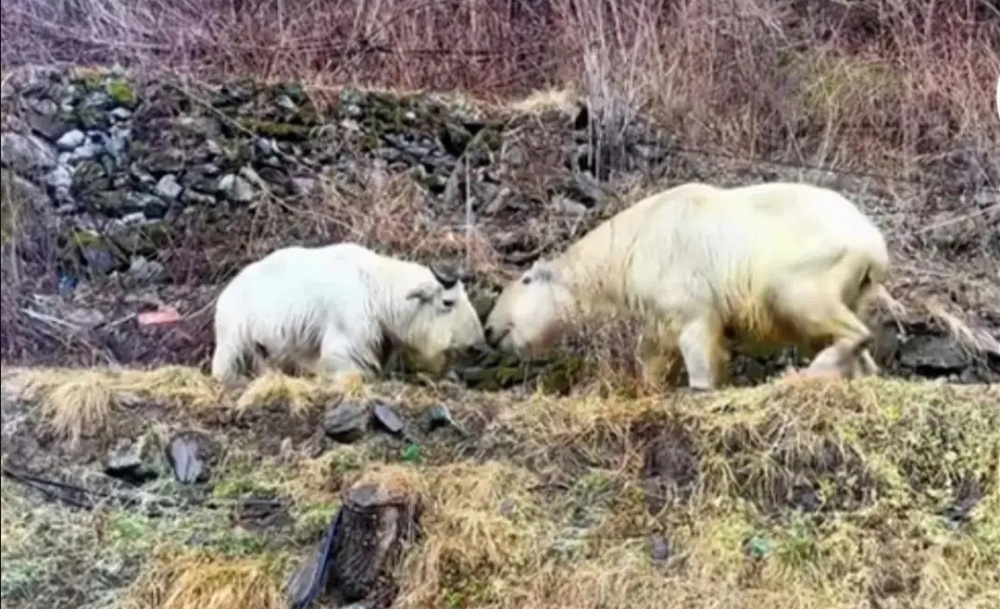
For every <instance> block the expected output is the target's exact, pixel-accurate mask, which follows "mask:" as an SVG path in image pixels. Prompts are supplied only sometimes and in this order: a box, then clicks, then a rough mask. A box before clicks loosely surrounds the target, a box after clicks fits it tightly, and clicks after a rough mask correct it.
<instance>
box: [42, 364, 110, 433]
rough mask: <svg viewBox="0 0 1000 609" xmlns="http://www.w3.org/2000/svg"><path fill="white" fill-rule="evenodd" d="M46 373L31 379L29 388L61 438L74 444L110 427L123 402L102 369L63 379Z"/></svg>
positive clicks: (78, 372) (52, 428)
mask: <svg viewBox="0 0 1000 609" xmlns="http://www.w3.org/2000/svg"><path fill="white" fill-rule="evenodd" d="M52 381H53V379H52V378H51V377H49V376H47V374H46V373H42V374H39V375H38V376H37V377H35V378H33V379H29V380H28V384H27V386H26V387H25V389H26V390H27V391H28V392H29V394H31V395H33V396H34V397H35V399H38V400H39V401H40V402H41V404H42V415H43V417H44V418H45V420H46V421H47V424H48V426H49V428H50V429H51V430H52V431H53V432H54V434H55V435H56V437H57V438H59V439H61V440H67V441H69V443H70V445H71V446H75V445H76V444H78V443H79V441H80V439H81V438H84V437H90V436H93V435H95V434H98V433H100V432H102V431H104V429H105V428H106V426H107V424H108V420H109V419H110V417H111V415H112V413H113V411H114V410H115V408H116V407H117V406H118V405H119V401H118V395H117V394H116V392H115V390H114V387H112V386H111V385H110V384H109V383H108V380H107V377H106V376H105V375H103V374H101V373H100V372H93V371H77V372H75V373H74V374H72V375H71V376H64V377H63V378H61V379H59V382H52Z"/></svg>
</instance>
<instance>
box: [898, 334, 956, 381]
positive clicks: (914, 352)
mask: <svg viewBox="0 0 1000 609" xmlns="http://www.w3.org/2000/svg"><path fill="white" fill-rule="evenodd" d="M899 361H900V363H901V364H902V365H903V366H905V367H907V368H910V369H912V370H913V371H915V372H916V373H917V374H920V375H922V376H931V377H938V376H946V375H948V374H953V373H957V372H960V371H961V370H963V369H964V368H966V367H967V366H968V365H969V360H968V359H967V358H966V357H965V355H964V354H963V353H962V351H961V349H960V348H959V346H958V345H957V344H955V341H953V340H952V339H950V338H946V337H943V336H933V335H919V334H918V335H916V336H912V337H910V338H909V339H908V340H906V341H905V342H903V343H902V344H900V345H899Z"/></svg>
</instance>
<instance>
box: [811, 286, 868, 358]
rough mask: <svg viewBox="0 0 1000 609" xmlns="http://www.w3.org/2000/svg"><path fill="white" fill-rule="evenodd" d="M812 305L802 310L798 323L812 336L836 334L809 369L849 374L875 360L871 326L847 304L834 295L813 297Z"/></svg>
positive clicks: (832, 335)
mask: <svg viewBox="0 0 1000 609" xmlns="http://www.w3.org/2000/svg"><path fill="white" fill-rule="evenodd" d="M803 302H809V303H811V305H812V306H811V308H810V309H809V310H808V311H806V312H801V313H800V314H799V319H798V323H799V324H800V325H801V326H802V327H803V330H804V331H806V332H807V333H808V334H809V335H810V337H812V338H820V337H832V339H833V340H832V342H831V343H830V344H829V346H827V347H826V348H825V349H823V350H822V351H820V352H819V353H818V354H817V355H816V357H814V358H813V360H812V362H811V363H810V364H809V366H808V368H807V369H806V370H807V372H808V373H820V374H829V373H834V374H838V375H841V376H844V377H849V376H852V375H853V374H855V373H856V372H860V371H862V370H864V369H865V368H868V369H871V367H872V366H874V364H875V362H874V359H873V358H872V356H871V354H870V353H869V352H868V345H869V343H870V342H871V340H872V333H871V330H869V329H868V326H866V325H865V324H864V322H862V321H861V320H860V319H859V318H858V316H857V315H856V314H855V313H854V312H853V311H851V310H850V309H849V308H848V307H847V305H845V304H844V303H842V302H840V301H838V300H835V299H833V298H831V299H829V300H826V301H825V303H824V301H822V300H818V299H812V300H806V301H803Z"/></svg>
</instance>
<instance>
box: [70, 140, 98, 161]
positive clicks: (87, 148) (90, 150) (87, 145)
mask: <svg viewBox="0 0 1000 609" xmlns="http://www.w3.org/2000/svg"><path fill="white" fill-rule="evenodd" d="M102 152H104V146H102V145H101V144H99V143H98V142H95V141H94V140H92V139H88V140H87V141H85V142H84V143H83V145H82V146H79V147H77V148H75V149H74V150H73V152H71V153H70V155H71V156H70V158H71V159H72V160H75V161H79V160H83V159H92V158H94V157H95V156H97V155H99V154H101V153H102Z"/></svg>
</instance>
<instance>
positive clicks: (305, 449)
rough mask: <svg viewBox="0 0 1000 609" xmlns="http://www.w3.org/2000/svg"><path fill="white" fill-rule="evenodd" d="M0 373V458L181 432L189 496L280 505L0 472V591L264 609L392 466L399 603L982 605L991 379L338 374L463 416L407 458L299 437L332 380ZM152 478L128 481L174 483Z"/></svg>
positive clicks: (991, 576) (82, 457) (993, 494)
mask: <svg viewBox="0 0 1000 609" xmlns="http://www.w3.org/2000/svg"><path fill="white" fill-rule="evenodd" d="M5 376H8V377H9V378H8V380H7V381H5V383H4V385H5V393H6V394H7V397H8V399H6V400H5V401H4V409H3V428H4V442H3V452H4V462H5V466H7V467H10V466H12V465H15V464H24V462H25V460H30V463H27V464H28V465H30V466H31V467H32V468H34V469H41V468H45V469H48V470H51V469H53V468H55V467H62V469H63V470H64V471H66V472H69V473H72V474H75V477H76V479H77V480H81V479H84V478H85V476H84V475H83V473H82V470H83V468H84V467H86V465H87V461H88V459H89V458H91V457H95V456H96V457H98V458H100V457H101V456H102V455H103V454H104V452H105V450H106V448H107V447H109V446H110V445H111V444H112V442H113V439H114V438H119V437H124V438H135V437H137V436H139V435H142V434H143V430H147V432H151V433H152V434H154V435H162V434H165V433H166V432H167V431H169V430H176V429H180V428H185V429H192V428H194V429H199V430H201V431H203V432H204V433H206V434H208V436H209V437H210V438H211V441H212V445H213V446H215V447H216V453H215V454H216V455H217V456H218V457H220V458H221V460H219V461H217V462H216V463H215V465H214V466H213V470H212V479H211V485H212V486H213V487H214V488H212V489H210V490H209V491H208V493H209V494H210V495H212V496H214V497H216V498H226V497H230V498H236V497H241V496H247V495H253V494H256V495H265V496H284V497H287V498H289V499H290V500H291V501H292V507H291V509H290V512H289V516H290V517H289V518H288V519H287V520H286V521H284V522H278V523H275V524H272V525H270V526H267V527H264V528H261V529H255V528H252V527H249V526H246V525H245V526H242V527H241V526H238V525H235V524H234V521H233V520H232V519H231V514H230V513H229V512H230V510H226V509H210V508H207V507H204V506H202V507H181V506H179V505H174V506H173V507H169V506H168V507H167V508H164V509H165V514H164V515H163V516H150V515H145V514H144V513H143V509H140V508H129V509H125V508H121V507H114V506H112V505H108V506H107V507H104V508H102V509H99V510H96V511H92V512H89V513H87V512H76V511H72V510H70V509H69V508H67V507H65V506H64V505H61V504H56V503H51V502H46V501H44V500H42V499H40V496H39V495H38V494H36V493H34V492H32V491H27V490H25V488H24V487H22V486H20V485H16V484H15V483H14V482H12V481H11V480H8V479H5V480H4V483H3V490H2V503H3V505H2V508H3V509H2V512H0V514H2V532H3V542H2V552H0V553H2V562H3V566H4V568H3V576H2V590H3V606H4V607H11V608H13V607H23V608H34V607H39V608H41V607H53V608H55V607H63V606H65V607H69V606H73V607H78V606H109V607H128V608H144V607H150V608H151V607H165V608H169V609H180V608H185V609H187V608H194V607H204V608H212V609H215V608H218V609H222V608H224V607H232V606H243V607H246V608H247V609H257V608H277V607H283V606H284V605H283V600H282V598H281V593H280V590H281V584H282V578H283V576H284V575H285V574H287V572H288V570H289V569H291V568H293V567H294V564H295V563H296V562H297V561H298V560H299V559H300V558H301V557H302V556H304V555H305V554H306V552H307V551H308V549H309V548H310V546H311V544H313V543H315V542H316V541H317V540H318V538H319V535H320V531H321V530H322V528H323V526H324V523H325V521H326V519H327V518H328V517H329V514H330V512H331V510H332V509H333V508H334V507H335V506H336V504H337V497H338V495H337V493H338V491H339V490H340V489H341V488H342V487H343V486H344V485H346V484H350V483H351V481H353V480H355V479H356V478H357V476H358V475H359V474H360V473H361V472H362V471H364V472H365V474H366V476H379V475H383V474H385V475H398V473H399V472H400V471H402V472H403V473H404V474H407V475H409V476H410V477H411V478H412V479H413V480H414V483H415V484H417V486H418V487H419V488H421V489H422V491H423V493H424V495H425V497H426V498H427V499H428V500H429V508H430V509H429V511H428V512H427V514H426V515H425V517H424V520H423V524H424V526H425V536H424V537H423V538H422V540H421V541H420V542H419V543H418V545H416V546H415V547H412V548H411V549H410V550H409V552H408V556H409V558H408V561H407V563H406V565H405V566H404V568H403V572H402V574H401V577H402V581H403V592H402V596H401V598H400V600H399V601H398V602H397V605H396V606H398V607H496V608H501V607H503V608H507V607H510V608H515V607H517V608H522V607H527V608H531V607H574V608H587V607H592V608H595V609H596V608H597V607H604V608H607V607H699V608H701V607H748V608H749V607H759V606H761V605H762V604H765V603H766V604H768V605H770V606H772V607H778V608H784V607H803V608H817V609H818V608H823V609H826V608H832V607H844V608H847V607H852V608H853V607H865V606H871V607H892V606H900V607H901V606H907V607H928V608H931V607H934V608H935V609H936V608H939V607H940V608H944V607H963V608H972V607H992V606H996V603H997V602H1000V574H998V571H997V565H998V564H1000V484H998V476H1000V462H998V460H1000V408H998V404H1000V390H998V389H996V388H995V387H984V386H978V387H976V386H969V387H953V386H942V385H936V384H915V383H907V382H903V381H897V380H884V379H867V380H864V381H858V382H854V383H851V384H843V383H830V382H827V381H812V382H805V381H799V382H794V381H787V380H786V381H777V382H775V383H772V384H769V385H764V386H760V387H757V388H751V389H733V390H728V391H723V392H719V393H716V394H713V395H709V396H699V397H695V396H690V395H682V394H679V395H677V396H674V397H670V398H667V399H666V400H662V401H654V400H627V401H626V400H618V399H616V398H613V397H612V398H603V399H602V398H600V397H598V396H593V395H590V396H577V397H571V398H550V397H545V396H542V395H536V396H533V397H530V398H528V399H526V400H520V401H513V400H512V399H511V398H510V397H508V396H501V395H498V394H486V393H483V394H477V393H468V392H460V391H455V390H451V389H449V388H444V387H441V388H417V387H413V386H406V385H402V384H387V385H378V386H372V387H362V388H355V389H354V390H353V392H354V393H357V394H359V395H354V396H353V397H351V398H349V399H362V398H364V397H372V396H380V397H381V398H383V399H386V400H388V401H390V402H391V403H393V404H395V405H396V406H397V407H398V408H399V411H400V413H401V414H403V415H404V417H405V418H407V419H408V420H409V421H410V422H411V423H412V425H413V426H414V429H418V430H419V422H420V417H421V416H422V413H423V412H424V411H425V410H426V409H427V408H428V407H430V406H431V405H434V404H445V405H447V406H448V407H449V408H450V409H451V411H452V413H453V414H454V415H455V417H456V418H457V419H459V420H460V421H461V422H462V423H463V425H464V426H465V427H466V428H467V429H468V430H469V431H470V432H471V434H472V436H471V437H472V439H471V440H468V441H464V442H463V440H462V439H461V437H460V436H459V435H457V434H456V433H455V432H453V431H448V430H444V431H437V432H434V433H433V434H430V435H427V436H426V437H422V451H421V455H420V457H419V459H418V460H417V461H416V462H406V461H405V460H404V459H403V457H402V445H401V444H400V443H398V442H397V441H396V440H393V439H390V438H388V437H386V436H384V435H378V434H374V433H373V434H372V435H370V436H369V437H368V438H366V439H365V440H364V441H362V442H360V443H357V444H351V445H336V444H331V445H330V446H329V447H328V448H327V449H326V450H325V451H323V452H322V453H319V451H317V450H316V437H315V436H314V433H313V432H314V430H315V429H316V428H317V426H318V422H319V420H320V419H321V417H322V413H323V411H324V409H325V408H326V407H327V406H329V405H330V404H332V403H334V402H335V401H336V400H337V399H338V396H337V395H336V394H334V393H331V392H330V391H329V390H328V389H324V388H321V387H319V386H317V385H315V384H313V383H310V382H308V381H304V380H290V379H286V378H282V377H265V378H263V379H261V380H259V381H258V382H256V383H255V384H253V385H251V386H250V387H248V388H246V389H245V390H244V391H242V392H238V393H225V392H220V391H219V390H218V389H217V388H216V387H215V386H214V385H213V384H212V383H210V382H209V381H208V380H207V379H206V378H205V377H203V376H202V375H200V374H199V373H197V372H195V371H193V370H190V369H183V368H180V369H160V370H157V371H152V372H136V371H132V372H122V373H109V372H103V371H88V372H82V373H81V372H79V371H77V372H71V371H60V370H29V371H13V370H10V371H7V373H6V374H5ZM13 393H18V394H20V395H22V396H23V398H24V399H12V394H13ZM289 409H291V411H292V412H293V413H295V416H293V417H288V416H287V413H288V412H289ZM417 433H418V435H420V433H419V431H418V432H417ZM33 449H40V450H37V451H35V452H34V453H33V452H32V451H33ZM317 455H318V456H317ZM91 465H93V464H91ZM90 469H91V471H93V469H94V468H93V466H91V468H90ZM89 478H90V479H91V482H90V484H95V483H96V480H95V477H94V475H93V474H90V475H89ZM170 480H171V479H170V478H169V476H164V477H163V480H160V481H156V482H153V483H151V485H150V487H149V494H148V495H147V499H150V500H151V499H152V498H153V497H156V496H171V497H174V498H175V499H176V498H177V497H182V496H185V495H190V494H191V493H192V491H191V490H190V489H186V490H185V489H180V488H179V487H177V486H176V484H175V483H173V482H172V481H170ZM963 480H964V482H963ZM810 489H811V490H810ZM956 495H959V496H962V497H964V498H965V499H968V498H970V497H971V498H973V499H974V498H976V497H981V501H979V502H978V504H977V505H976V507H975V508H974V509H973V510H972V511H971V512H970V514H969V520H968V521H967V522H965V523H963V524H959V525H957V526H956V524H955V521H954V520H949V518H947V517H945V516H943V515H942V514H943V513H945V512H946V510H947V508H948V507H949V506H952V505H953V504H954V503H955V498H956ZM960 498H961V497H960ZM150 503H151V501H147V502H146V504H147V506H148V505H149V504H150ZM655 536H662V538H663V539H664V540H666V543H667V544H668V545H669V546H670V557H669V558H668V559H666V560H658V559H656V558H654V554H662V551H657V552H651V545H660V544H661V542H660V541H658V540H657V541H654V537H655ZM136 578H137V579H136ZM88 603H89V604H88Z"/></svg>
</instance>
